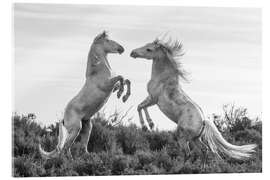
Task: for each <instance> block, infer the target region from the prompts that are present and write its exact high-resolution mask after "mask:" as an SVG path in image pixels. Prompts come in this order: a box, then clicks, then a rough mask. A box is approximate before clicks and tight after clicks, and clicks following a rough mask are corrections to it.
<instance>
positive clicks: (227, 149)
mask: <svg viewBox="0 0 270 180" xmlns="http://www.w3.org/2000/svg"><path fill="white" fill-rule="evenodd" d="M202 138H203V140H205V141H206V142H207V144H208V147H209V148H210V150H211V151H212V152H213V153H214V154H216V155H217V156H218V157H219V158H220V159H221V154H222V155H226V156H228V157H231V158H234V159H238V160H244V159H247V158H250V157H251V155H252V153H253V152H255V150H254V149H255V148H256V147H257V145H256V144H248V145H242V146H236V145H233V144H230V143H229V142H227V141H226V140H225V139H224V138H223V137H222V135H221V133H220V132H219V131H218V129H217V127H216V126H215V124H214V122H213V121H210V120H205V127H204V131H203V132H202Z"/></svg>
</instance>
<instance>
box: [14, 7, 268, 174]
mask: <svg viewBox="0 0 270 180" xmlns="http://www.w3.org/2000/svg"><path fill="white" fill-rule="evenodd" d="M12 19H13V20H12V21H13V23H12V29H13V34H12V37H13V44H12V46H13V49H14V50H13V63H14V65H13V77H14V78H13V82H12V83H13V95H12V96H13V104H12V115H11V116H12V118H11V122H12V147H11V148H12V157H11V159H12V176H13V177H45V176H49V177H55V176H111V175H168V174H170V175H172V174H174V175H179V174H216V173H262V124H263V123H262V105H263V104H262V9H261V8H259V7H207V6H204V7H203V6H181V5H169V6H162V5H154V4H153V5H125V4H119V5H115V4H114V5H113V4H74V3H72V4H68V3H19V2H16V3H13V4H12ZM9 122H10V120H9Z"/></svg>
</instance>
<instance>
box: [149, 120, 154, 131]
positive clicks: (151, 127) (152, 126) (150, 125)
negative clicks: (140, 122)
mask: <svg viewBox="0 0 270 180" xmlns="http://www.w3.org/2000/svg"><path fill="white" fill-rule="evenodd" d="M150 121H152V120H150ZM154 126H155V124H154V123H153V122H151V123H149V127H150V129H151V130H153V129H154Z"/></svg>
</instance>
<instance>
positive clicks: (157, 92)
mask: <svg viewBox="0 0 270 180" xmlns="http://www.w3.org/2000/svg"><path fill="white" fill-rule="evenodd" d="M182 55H183V52H182V44H181V43H180V42H179V41H174V42H172V41H171V40H170V41H168V42H163V41H161V40H158V39H157V40H155V41H154V42H152V43H148V44H146V45H145V46H143V47H140V48H137V49H134V50H133V51H132V52H131V54H130V56H131V57H133V58H144V59H149V60H153V64H152V75H151V80H150V81H149V82H148V84H147V90H148V93H149V96H148V97H147V98H146V99H145V100H144V101H143V102H142V103H141V104H139V106H138V113H139V118H140V123H141V125H142V128H143V129H144V130H147V126H146V125H145V123H144V120H143V116H142V110H144V112H145V116H146V120H147V122H148V124H149V126H150V128H151V129H152V128H153V126H154V123H153V121H152V120H151V118H150V116H149V113H148V111H147V108H148V107H149V106H153V105H158V107H159V109H160V110H161V111H162V112H163V113H164V114H165V115H166V116H167V117H168V118H169V119H170V120H172V121H173V122H174V123H176V124H177V133H178V138H179V141H180V144H182V145H183V146H184V150H185V152H186V153H190V150H189V143H192V144H193V147H195V149H196V150H199V152H200V153H201V154H202V158H203V159H202V162H203V165H204V164H205V158H206V151H207V149H210V150H211V151H212V152H214V153H215V154H216V155H217V156H218V157H221V156H220V155H221V154H222V155H227V156H229V157H232V158H235V159H245V158H248V157H250V156H251V153H252V152H254V148H255V147H256V145H255V144H250V145H243V146H236V145H232V144H230V143H229V142H227V141H226V140H225V139H224V138H223V137H222V135H221V134H220V132H219V131H218V129H217V128H216V126H215V124H214V123H213V121H211V120H208V119H205V117H204V115H203V112H202V110H201V108H200V107H199V106H198V105H197V104H196V103H195V102H194V101H192V100H191V99H190V97H188V95H187V94H186V93H185V92H184V91H183V89H182V88H181V85H180V84H179V79H180V78H181V79H184V80H186V76H185V71H184V70H183V69H182V68H181V66H180V65H181V64H180V63H179V61H178V58H179V57H180V56H182Z"/></svg>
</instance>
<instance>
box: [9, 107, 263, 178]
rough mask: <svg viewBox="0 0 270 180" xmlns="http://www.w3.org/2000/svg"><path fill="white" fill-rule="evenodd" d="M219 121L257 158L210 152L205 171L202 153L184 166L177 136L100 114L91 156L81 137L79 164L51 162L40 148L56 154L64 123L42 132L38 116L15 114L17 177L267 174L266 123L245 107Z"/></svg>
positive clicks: (61, 160)
mask: <svg viewBox="0 0 270 180" xmlns="http://www.w3.org/2000/svg"><path fill="white" fill-rule="evenodd" d="M117 119H118V120H117ZM121 119H122V118H121ZM213 119H214V122H215V123H216V125H217V127H218V128H219V130H220V131H221V132H222V134H223V136H224V137H225V138H226V139H227V140H228V141H229V142H231V143H233V144H238V145H241V144H247V143H256V144H258V148H257V149H256V153H254V155H253V157H252V158H251V159H249V160H247V161H235V160H232V159H228V158H226V160H225V161H220V160H218V159H217V158H215V157H214V156H213V154H211V153H209V155H208V163H207V165H206V168H205V169H202V168H201V166H200V158H198V155H197V154H193V156H192V157H191V158H190V159H189V160H188V161H186V162H185V163H184V154H183V152H182V149H181V145H180V144H179V143H178V142H177V137H176V135H175V133H174V132H171V131H158V130H156V131H152V132H150V131H149V132H144V131H142V130H141V128H139V127H137V126H136V125H135V124H129V125H124V124H123V123H121V122H120V120H119V118H118V116H117V115H116V116H115V117H114V120H113V122H116V123H112V121H107V120H106V119H105V118H104V116H103V115H102V114H98V115H97V116H95V117H93V118H92V120H93V122H94V126H93V130H92V133H91V137H90V142H89V144H88V150H89V151H90V154H84V153H82V152H83V148H82V147H81V144H80V137H78V138H77V140H76V142H75V144H74V146H73V148H72V154H73V157H74V159H75V160H70V159H67V158H65V157H64V156H61V157H59V158H55V159H50V160H45V159H42V158H41V156H40V154H39V151H38V143H39V142H41V143H42V146H43V147H44V149H45V150H47V151H51V150H53V149H54V148H55V146H56V144H57V136H58V124H54V125H51V126H49V127H41V126H40V125H39V124H38V123H36V122H35V115H33V114H28V115H27V116H23V115H22V116H19V115H17V114H14V115H13V116H12V122H13V135H12V137H13V149H12V151H13V176H15V177H29V176H89V175H120V174H121V175H124V174H125V175H130V174H132V175H134V174H182V173H184V174H186V173H236V172H237V173H244V172H245V173H247V172H262V123H261V121H260V120H259V119H258V118H257V119H255V120H252V119H250V118H249V117H247V110H246V109H245V108H236V107H235V106H228V105H226V106H224V114H223V115H215V114H214V115H213Z"/></svg>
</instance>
